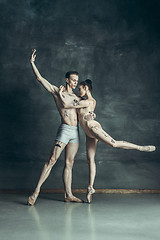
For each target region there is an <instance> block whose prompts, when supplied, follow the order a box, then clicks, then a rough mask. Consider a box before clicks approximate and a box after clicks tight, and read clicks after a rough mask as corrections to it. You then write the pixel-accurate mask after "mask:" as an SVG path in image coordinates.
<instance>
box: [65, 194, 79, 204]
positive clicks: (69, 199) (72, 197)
mask: <svg viewBox="0 0 160 240" xmlns="http://www.w3.org/2000/svg"><path fill="white" fill-rule="evenodd" d="M64 201H65V202H77V203H83V200H81V199H79V198H77V197H75V196H73V195H72V196H71V197H69V196H68V197H65V199H64Z"/></svg>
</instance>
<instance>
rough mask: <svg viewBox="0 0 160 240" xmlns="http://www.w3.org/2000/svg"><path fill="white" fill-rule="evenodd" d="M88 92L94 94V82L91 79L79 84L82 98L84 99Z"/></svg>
mask: <svg viewBox="0 0 160 240" xmlns="http://www.w3.org/2000/svg"><path fill="white" fill-rule="evenodd" d="M87 91H90V92H92V81H91V80H90V79H86V80H85V81H82V82H80V84H79V95H80V96H81V97H84V96H85V95H86V93H87Z"/></svg>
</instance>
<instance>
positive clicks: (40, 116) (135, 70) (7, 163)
mask: <svg viewBox="0 0 160 240" xmlns="http://www.w3.org/2000/svg"><path fill="white" fill-rule="evenodd" d="M159 12H160V1H159V0H157V1H156V0H100V1H98V0H81V1H76V0H70V1H69V0H60V1H59V0H53V1H51V0H50V1H49V0H43V1H42V0H28V1H27V0H19V1H18V0H14V1H11V0H0V16H1V21H0V37H1V40H0V53H1V54H0V55H1V62H0V72H1V74H0V85H1V88H0V112H1V120H0V121H1V122H0V126H1V133H0V188H33V187H35V184H36V182H37V179H38V177H39V175H40V172H41V169H42V166H43V165H44V163H45V162H46V160H47V158H48V155H49V152H50V150H51V148H52V145H53V142H54V138H55V134H56V130H57V127H58V125H59V123H60V117H59V115H58V112H57V110H56V106H55V103H54V101H53V98H52V96H51V95H50V94H49V93H48V92H47V91H46V90H45V89H43V87H42V86H41V85H40V84H39V83H37V82H36V79H35V77H34V75H33V72H32V70H31V67H30V63H29V58H30V54H31V49H32V48H36V49H37V60H36V64H37V66H38V68H39V70H40V72H41V74H42V75H43V76H44V77H45V78H47V79H48V80H49V81H50V82H51V83H54V84H55V85H57V86H59V85H61V84H63V83H64V74H65V72H66V71H68V70H72V69H74V70H77V71H78V72H79V74H80V80H84V79H85V78H91V79H92V80H93V87H94V97H95V98H96V100H97V107H96V114H97V120H98V121H99V122H100V123H101V124H102V126H103V127H104V129H105V130H106V131H107V132H108V133H109V134H110V135H112V136H113V137H114V138H115V139H117V140H126V141H130V142H133V143H137V144H142V145H146V144H154V145H156V146H157V147H158V146H159V144H160V131H159V129H160V119H159V115H160V114H159V112H160V107H159V106H160V93H159V89H160V79H159V75H160V64H159V56H160V42H159V40H160V31H159V30H160V29H159V25H160V22H159ZM159 156H160V152H159V149H158V150H157V151H156V152H154V153H143V152H138V151H134V150H128V151H127V150H123V149H113V148H111V147H109V146H106V145H104V144H103V143H99V144H98V149H97V154H96V164H97V177H96V182H95V187H97V188H146V189H150V188H155V189H156V188H159V187H160V174H159V172H160V159H159ZM63 166H64V155H62V156H61V158H60V159H59V161H58V162H57V164H56V165H55V166H54V168H53V170H52V173H51V176H50V177H49V179H48V180H47V182H46V183H45V184H44V187H46V188H62V187H63V183H62V172H63ZM87 183H88V165H87V162H86V155H85V135H84V133H83V132H82V131H81V144H80V148H79V152H78V154H77V157H76V160H75V165H74V170H73V187H74V188H79V187H80V188H84V187H86V186H87Z"/></svg>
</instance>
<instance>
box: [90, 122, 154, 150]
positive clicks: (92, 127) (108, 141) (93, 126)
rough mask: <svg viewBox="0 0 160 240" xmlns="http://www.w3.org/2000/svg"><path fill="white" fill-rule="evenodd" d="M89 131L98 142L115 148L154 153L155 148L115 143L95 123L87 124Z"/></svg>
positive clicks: (122, 142) (123, 142)
mask: <svg viewBox="0 0 160 240" xmlns="http://www.w3.org/2000/svg"><path fill="white" fill-rule="evenodd" d="M88 127H89V131H90V133H91V134H92V136H93V137H96V138H97V139H98V140H100V141H102V142H104V143H106V144H108V145H110V146H112V147H116V148H123V149H136V150H139V151H145V152H152V151H155V146H140V145H136V144H133V143H129V142H125V141H117V140H115V139H113V138H112V137H111V136H110V135H109V134H108V133H106V132H105V131H104V130H103V129H102V127H101V125H100V124H99V123H98V122H97V121H91V123H90V124H88Z"/></svg>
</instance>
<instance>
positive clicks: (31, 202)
mask: <svg viewBox="0 0 160 240" xmlns="http://www.w3.org/2000/svg"><path fill="white" fill-rule="evenodd" d="M38 195H39V192H34V193H33V194H32V195H31V196H30V197H29V198H28V201H27V204H28V205H29V206H33V205H34V204H35V201H36V200H37V197H38Z"/></svg>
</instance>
